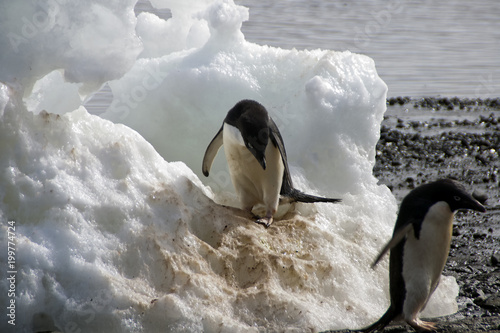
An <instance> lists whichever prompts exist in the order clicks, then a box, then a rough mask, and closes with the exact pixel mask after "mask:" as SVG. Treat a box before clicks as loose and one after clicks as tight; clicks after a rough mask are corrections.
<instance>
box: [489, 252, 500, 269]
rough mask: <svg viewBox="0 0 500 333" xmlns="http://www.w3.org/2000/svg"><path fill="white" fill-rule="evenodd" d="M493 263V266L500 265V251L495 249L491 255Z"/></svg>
mask: <svg viewBox="0 0 500 333" xmlns="http://www.w3.org/2000/svg"><path fill="white" fill-rule="evenodd" d="M491 264H492V265H493V266H500V252H499V251H495V252H493V254H492V255H491Z"/></svg>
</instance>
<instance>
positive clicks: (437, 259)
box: [403, 201, 454, 321]
mask: <svg viewBox="0 0 500 333" xmlns="http://www.w3.org/2000/svg"><path fill="white" fill-rule="evenodd" d="M453 216H454V214H453V212H452V211H451V210H450V207H449V206H448V204H447V203H446V202H443V201H441V202H437V203H436V204H434V205H433V206H432V207H431V208H430V209H429V211H428V212H427V214H426V216H425V219H424V221H423V222H422V225H421V229H420V237H419V239H416V238H415V235H414V233H413V232H410V233H409V234H408V237H407V239H406V243H405V246H404V252H403V279H404V282H405V287H406V297H405V301H404V305H403V314H404V317H405V319H406V320H407V321H409V320H410V321H414V320H418V319H417V316H418V314H419V313H420V312H421V311H422V310H423V308H424V307H425V305H426V304H427V301H428V300H429V298H430V296H431V295H432V293H433V292H434V290H435V289H436V287H437V285H438V283H439V279H440V276H441V273H442V271H443V268H444V265H445V263H446V259H447V258H448V253H449V251H450V242H451V235H452V226H453Z"/></svg>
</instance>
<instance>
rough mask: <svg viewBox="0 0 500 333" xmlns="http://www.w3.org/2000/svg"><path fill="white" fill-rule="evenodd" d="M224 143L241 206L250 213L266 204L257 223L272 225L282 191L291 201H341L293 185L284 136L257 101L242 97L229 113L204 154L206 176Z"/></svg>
mask: <svg viewBox="0 0 500 333" xmlns="http://www.w3.org/2000/svg"><path fill="white" fill-rule="evenodd" d="M222 145H224V152H225V154H226V159H227V163H228V166H229V173H230V175H231V181H232V183H233V186H234V188H235V191H236V194H237V195H238V197H239V200H240V204H241V208H242V209H244V210H246V211H248V212H250V213H251V212H252V209H253V207H254V206H255V205H257V204H263V205H264V206H265V208H266V215H265V216H264V217H258V218H257V220H256V221H255V222H256V223H259V224H263V225H264V226H265V227H269V226H270V225H271V223H272V222H273V216H274V214H275V213H276V211H277V209H278V205H279V203H280V195H281V196H283V197H284V200H285V201H287V202H295V201H298V202H308V203H312V202H339V201H341V200H340V199H332V198H324V197H318V196H314V195H309V194H305V193H303V192H301V191H299V190H297V189H296V188H294V187H293V183H292V178H291V176H290V171H289V168H288V162H287V157H286V151H285V145H284V144H283V138H282V137H281V134H280V132H279V130H278V127H277V126H276V124H275V122H274V121H273V119H272V118H271V117H270V116H269V114H268V112H267V110H266V108H265V107H264V106H262V105H261V104H260V103H258V102H256V101H253V100H242V101H239V102H238V103H236V105H235V106H234V107H233V108H232V109H231V110H229V112H228V113H227V116H226V118H225V119H224V122H223V123H222V126H221V128H220V129H219V131H218V132H217V134H216V135H215V137H214V138H213V139H212V141H211V142H210V144H209V145H208V147H207V150H206V151H205V155H204V157H203V165H202V171H203V174H204V175H205V176H206V177H208V175H209V172H210V168H211V167H212V163H213V161H214V158H215V156H216V155H217V152H218V151H219V149H220V147H221V146H222Z"/></svg>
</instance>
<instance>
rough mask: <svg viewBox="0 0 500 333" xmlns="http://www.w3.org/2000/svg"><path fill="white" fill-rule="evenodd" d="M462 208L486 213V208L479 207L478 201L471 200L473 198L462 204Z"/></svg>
mask: <svg viewBox="0 0 500 333" xmlns="http://www.w3.org/2000/svg"><path fill="white" fill-rule="evenodd" d="M463 208H464V209H472V210H475V211H478V212H481V213H484V212H486V208H484V206H483V205H481V204H480V203H479V201H477V200H476V199H473V198H470V199H469V200H467V201H466V202H464V205H463Z"/></svg>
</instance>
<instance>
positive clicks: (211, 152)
mask: <svg viewBox="0 0 500 333" xmlns="http://www.w3.org/2000/svg"><path fill="white" fill-rule="evenodd" d="M223 129H224V124H222V126H221V128H220V130H219V131H218V132H217V134H215V136H214V138H213V139H212V141H211V142H210V144H209V145H208V147H207V150H206V151H205V156H203V164H202V171H203V174H204V175H205V177H208V174H209V172H210V168H211V167H212V163H213V162H214V159H215V156H217V152H218V151H219V149H220V147H222V144H223V142H224V140H223V136H222V133H223Z"/></svg>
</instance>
